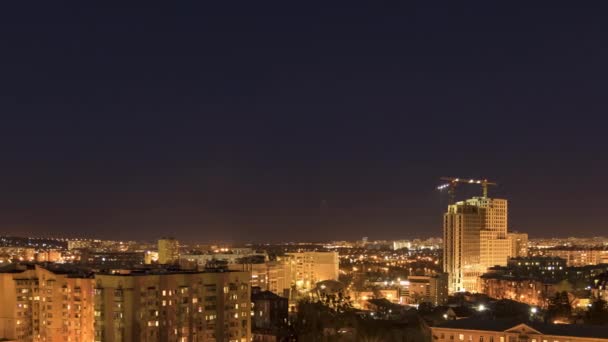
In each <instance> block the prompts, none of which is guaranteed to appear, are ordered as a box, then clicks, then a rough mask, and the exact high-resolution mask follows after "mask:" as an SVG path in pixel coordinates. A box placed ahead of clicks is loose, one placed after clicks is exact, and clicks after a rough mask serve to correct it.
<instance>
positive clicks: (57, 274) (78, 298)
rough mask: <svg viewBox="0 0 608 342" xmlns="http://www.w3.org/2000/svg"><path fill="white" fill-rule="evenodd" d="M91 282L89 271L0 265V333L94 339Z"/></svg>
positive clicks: (19, 337)
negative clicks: (0, 267) (87, 272)
mask: <svg viewBox="0 0 608 342" xmlns="http://www.w3.org/2000/svg"><path fill="white" fill-rule="evenodd" d="M66 267H67V266H66ZM94 284H95V283H94V280H93V279H92V277H91V276H90V275H87V274H86V273H83V272H79V271H78V270H77V269H71V268H60V267H54V268H53V269H52V270H51V269H45V268H43V267H41V266H38V265H33V264H27V265H15V264H13V265H9V266H6V267H4V268H2V269H0V303H1V304H0V337H2V338H7V339H11V340H18V341H76V342H79V341H82V342H84V341H87V342H88V341H93V340H95V337H94V326H93V321H94V316H93V301H94V300H93V288H94Z"/></svg>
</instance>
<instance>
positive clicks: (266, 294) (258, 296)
mask: <svg viewBox="0 0 608 342" xmlns="http://www.w3.org/2000/svg"><path fill="white" fill-rule="evenodd" d="M280 299H285V300H286V299H287V298H285V297H281V296H279V295H277V294H275V293H273V292H270V291H260V292H256V293H252V294H251V300H280Z"/></svg>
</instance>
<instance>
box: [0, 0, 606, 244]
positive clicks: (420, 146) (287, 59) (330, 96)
mask: <svg viewBox="0 0 608 342" xmlns="http://www.w3.org/2000/svg"><path fill="white" fill-rule="evenodd" d="M165 5H166V4H165ZM165 5H155V4H147V5H146V7H145V8H143V7H142V8H139V7H135V6H133V7H126V6H124V7H111V5H107V4H106V5H103V6H97V5H95V4H78V5H75V6H64V5H60V4H54V3H42V4H39V5H38V6H35V7H34V8H31V7H30V6H26V5H24V4H22V3H11V4H7V7H9V8H7V9H6V10H5V11H2V13H1V14H0V16H1V17H0V19H2V20H0V34H1V35H2V36H1V37H2V39H3V41H4V42H5V45H6V48H5V49H4V51H3V54H2V55H1V56H0V65H1V67H0V69H1V70H2V79H3V82H1V84H2V85H1V87H2V88H1V90H0V110H1V111H2V113H4V114H5V115H3V120H2V125H1V127H0V130H1V131H0V132H1V133H2V134H0V153H1V154H2V156H3V161H4V163H3V167H2V168H1V169H0V178H1V179H3V186H2V189H3V191H2V192H0V201H1V203H2V209H1V210H0V232H2V233H3V234H8V235H26V236H66V237H81V236H84V237H94V238H101V239H110V238H116V239H137V238H138V236H141V234H142V232H145V233H146V234H149V235H151V236H154V237H160V236H164V235H166V232H171V234H172V235H175V236H176V237H178V238H179V239H182V240H187V239H192V240H197V241H228V242H265V241H269V242H280V241H316V240H322V241H331V240H340V239H344V238H345V237H346V238H348V239H351V240H354V239H359V238H361V237H363V236H369V237H370V238H371V239H378V240H380V239H393V238H408V237H409V238H412V237H417V236H439V235H441V229H442V225H441V220H440V218H439V217H440V215H441V214H442V213H443V211H444V209H445V205H446V203H447V198H446V196H445V194H443V195H442V194H440V193H439V192H438V191H436V189H435V187H436V186H437V185H439V184H440V182H439V180H438V179H439V177H441V176H457V177H472V178H488V179H491V180H493V181H496V182H497V183H498V184H499V186H498V187H496V188H492V189H490V193H491V196H492V197H495V198H507V199H508V200H509V203H510V218H511V220H510V223H511V224H510V226H509V229H513V230H517V231H524V232H526V233H528V234H530V236H531V237H548V236H570V235H574V234H573V232H576V234H575V235H578V236H596V235H601V234H602V232H603V231H605V229H606V226H605V220H604V213H603V211H604V207H605V206H606V202H607V200H606V199H605V193H606V190H608V185H606V182H605V181H604V175H605V174H606V171H608V161H607V159H606V158H603V156H604V155H605V154H606V149H607V148H608V140H607V139H605V138H604V135H605V133H604V129H603V127H604V121H605V119H603V116H604V113H605V111H606V101H605V99H604V93H605V91H604V88H605V85H604V82H603V80H604V79H605V78H606V77H608V67H606V64H605V63H604V61H605V60H606V57H608V52H607V50H606V49H604V48H603V41H604V40H605V38H604V37H605V35H606V31H608V24H607V23H606V22H605V20H604V18H603V17H602V13H603V12H604V11H603V7H604V6H603V5H602V4H585V5H584V6H583V5H574V4H567V5H564V4H559V3H553V4H552V6H551V7H550V8H549V7H545V6H542V5H540V4H525V5H522V6H506V5H502V4H490V3H484V4H478V5H470V6H462V5H461V4H449V3H448V4H446V5H445V6H442V5H441V4H416V3H411V4H405V3H403V4H392V5H390V6H388V5H382V4H371V3H370V4H350V5H349V6H348V7H342V6H339V5H334V4H323V5H322V6H321V7H315V6H313V5H310V6H299V5H297V4H280V5H276V6H271V5H269V4H266V5H262V4H257V3H256V4H252V3H242V4H239V5H235V6H233V5H228V4H221V3H214V4H180V5H179V6H175V7H171V8H167V7H165ZM475 194H478V190H477V189H463V191H462V193H460V194H459V198H461V199H462V198H469V197H471V196H472V195H475Z"/></svg>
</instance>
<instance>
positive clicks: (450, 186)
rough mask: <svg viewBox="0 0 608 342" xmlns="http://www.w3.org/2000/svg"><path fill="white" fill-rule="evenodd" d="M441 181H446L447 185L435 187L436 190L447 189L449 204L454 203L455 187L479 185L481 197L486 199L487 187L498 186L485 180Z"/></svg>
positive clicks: (452, 178)
mask: <svg viewBox="0 0 608 342" xmlns="http://www.w3.org/2000/svg"><path fill="white" fill-rule="evenodd" d="M439 179H440V180H442V181H446V182H447V183H445V184H442V185H440V186H438V187H437V190H443V189H446V188H447V189H448V194H449V195H450V204H453V203H454V199H455V195H456V186H457V185H458V184H461V183H462V184H479V185H481V189H482V194H483V197H488V186H489V185H498V184H497V183H496V182H491V181H489V180H487V179H472V178H470V179H467V178H456V177H440V178H439Z"/></svg>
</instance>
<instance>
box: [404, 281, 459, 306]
mask: <svg viewBox="0 0 608 342" xmlns="http://www.w3.org/2000/svg"><path fill="white" fill-rule="evenodd" d="M399 297H400V299H401V302H402V304H420V303H424V302H427V303H432V304H433V305H435V306H437V305H444V304H446V303H447V301H448V275H447V273H440V274H436V275H431V276H409V277H408V279H407V281H404V284H403V285H402V286H400V295H399Z"/></svg>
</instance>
